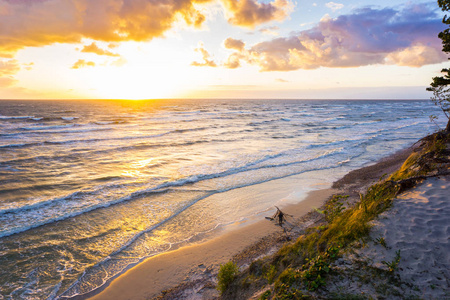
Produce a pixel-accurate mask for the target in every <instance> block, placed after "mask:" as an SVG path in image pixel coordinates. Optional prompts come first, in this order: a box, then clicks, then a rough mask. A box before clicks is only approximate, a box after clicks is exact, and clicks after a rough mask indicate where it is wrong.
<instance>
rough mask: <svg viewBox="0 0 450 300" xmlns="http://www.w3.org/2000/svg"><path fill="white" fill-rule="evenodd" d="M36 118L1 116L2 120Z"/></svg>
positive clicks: (29, 117) (28, 117) (30, 117)
mask: <svg viewBox="0 0 450 300" xmlns="http://www.w3.org/2000/svg"><path fill="white" fill-rule="evenodd" d="M32 118H34V116H0V120H20V119H32Z"/></svg>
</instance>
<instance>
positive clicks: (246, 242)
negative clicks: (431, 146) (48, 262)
mask: <svg viewBox="0 0 450 300" xmlns="http://www.w3.org/2000/svg"><path fill="white" fill-rule="evenodd" d="M411 151H412V148H409V149H405V150H403V151H400V152H398V153H396V154H394V155H392V156H389V157H387V158H384V159H382V160H380V161H379V162H378V163H376V164H374V165H371V166H368V167H365V168H362V169H358V170H355V171H352V172H350V173H349V174H347V175H346V176H344V177H343V178H342V179H341V180H339V181H337V182H335V184H334V185H333V189H322V190H317V191H313V192H311V193H309V194H308V196H307V197H306V199H305V200H303V201H301V202H300V203H298V204H295V205H286V206H284V207H283V208H282V209H283V210H284V211H285V212H287V213H289V214H291V215H293V216H295V219H294V220H291V221H290V223H291V225H292V227H290V232H289V238H290V239H295V238H296V237H298V236H299V235H300V234H302V233H303V231H304V229H306V228H307V227H308V226H311V225H312V224H314V223H315V222H318V221H319V220H320V219H321V218H322V217H323V216H322V215H320V214H318V213H316V212H314V211H312V209H313V208H318V207H320V206H321V205H322V204H323V203H324V202H325V201H326V200H327V199H329V197H330V196H331V195H332V194H335V193H338V192H340V193H346V194H348V195H350V196H351V198H353V200H355V201H356V199H357V198H358V197H359V196H358V193H359V192H361V191H363V190H364V189H366V188H367V187H368V186H370V185H371V184H373V183H374V182H376V181H378V179H379V178H380V176H382V175H383V174H385V173H391V172H393V171H395V170H396V169H398V168H399V167H400V166H401V165H402V163H403V161H404V160H405V159H406V158H407V157H408V155H409V154H410V153H411ZM269 215H270V214H269ZM259 218H260V220H259V221H256V222H254V223H253V224H246V225H245V226H242V225H239V224H235V225H234V226H231V227H229V228H227V230H226V231H225V232H224V233H223V234H221V235H220V236H218V237H216V238H213V239H212V240H208V241H206V242H203V243H199V244H192V245H189V246H186V247H182V248H180V249H177V250H174V251H169V252H167V253H164V254H161V255H157V256H154V257H151V258H149V259H147V260H145V261H144V262H142V263H140V264H138V265H137V266H135V267H134V268H131V269H130V270H128V271H126V272H125V273H124V274H122V275H121V276H119V277H117V278H115V279H114V280H112V281H111V282H109V283H107V284H105V285H104V286H103V288H102V289H100V290H97V291H94V292H93V293H91V294H89V295H84V296H82V297H78V298H79V299H86V298H89V299H95V300H99V299H153V298H156V297H159V298H160V299H180V298H183V299H212V298H216V297H218V296H219V294H218V292H217V290H216V289H215V283H216V276H217V272H218V269H219V267H220V265H221V264H224V263H226V262H227V261H229V260H230V259H232V260H233V261H235V262H237V263H238V265H239V266H240V268H245V267H247V266H248V265H249V264H250V262H251V261H252V260H254V259H256V258H258V257H261V256H266V255H269V254H271V253H274V252H275V251H276V249H278V248H279V247H280V246H281V245H282V244H283V242H285V241H286V235H285V234H283V231H282V230H281V228H280V227H279V226H275V225H274V223H273V222H270V221H267V220H265V219H263V217H262V216H259Z"/></svg>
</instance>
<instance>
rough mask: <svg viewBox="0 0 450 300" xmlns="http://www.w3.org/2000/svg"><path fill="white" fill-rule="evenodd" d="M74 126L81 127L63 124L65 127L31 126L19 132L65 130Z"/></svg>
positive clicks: (22, 128)
mask: <svg viewBox="0 0 450 300" xmlns="http://www.w3.org/2000/svg"><path fill="white" fill-rule="evenodd" d="M74 126H81V125H80V124H65V125H50V126H33V127H21V128H19V129H21V130H29V131H31V130H49V129H65V128H71V127H74Z"/></svg>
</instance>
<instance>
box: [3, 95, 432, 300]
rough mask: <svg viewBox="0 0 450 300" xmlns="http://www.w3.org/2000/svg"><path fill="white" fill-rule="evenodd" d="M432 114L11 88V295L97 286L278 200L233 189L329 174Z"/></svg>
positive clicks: (425, 124)
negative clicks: (34, 95) (98, 97)
mask: <svg viewBox="0 0 450 300" xmlns="http://www.w3.org/2000/svg"><path fill="white" fill-rule="evenodd" d="M431 114H439V111H438V110H437V108H436V107H434V106H433V104H432V103H431V102H430V101H300V100H298V101H294V100H290V101H287V100H271V101H268V100H259V101H258V100H161V101H6V100H4V101H0V266H1V267H0V299H54V298H64V297H71V296H76V295H80V294H84V293H87V292H89V291H92V290H93V289H95V288H97V287H99V286H101V285H102V284H104V282H105V281H106V280H107V279H108V278H111V277H113V276H115V275H117V274H119V273H120V272H122V271H123V270H124V269H125V268H127V267H129V266H130V265H133V264H136V263H138V262H140V261H141V260H142V259H144V258H146V257H150V256H152V255H155V254H158V253H161V252H164V251H167V250H169V249H173V248H175V247H177V246H180V245H183V244H186V243H190V242H193V241H198V240H201V239H204V238H207V237H208V236H209V235H211V234H213V233H214V232H218V231H220V230H221V229H222V228H224V227H226V226H227V225H229V224H233V223H235V222H243V221H245V220H246V219H248V218H249V216H255V215H258V214H260V213H261V212H265V211H267V209H268V208H269V207H273V205H274V203H275V204H276V201H277V199H272V200H267V199H263V200H261V199H260V198H258V197H254V198H252V197H248V198H246V200H245V201H242V200H240V201H236V200H235V199H234V197H232V196H230V197H226V196H227V195H233V192H239V189H241V188H244V187H258V185H261V184H263V183H266V182H271V181H275V180H282V179H283V178H293V176H303V177H302V178H304V179H305V180H303V181H302V187H301V188H300V189H304V190H305V191H307V190H311V189H313V187H312V186H313V185H314V184H316V183H317V180H316V179H313V178H318V177H320V178H321V180H322V183H323V182H325V185H327V184H328V185H331V183H332V182H333V181H334V180H336V179H338V177H339V176H342V175H344V174H345V173H346V172H348V171H350V170H353V169H357V168H360V167H362V166H365V165H367V164H370V163H373V162H375V161H376V160H378V159H380V158H381V157H384V156H386V155H388V154H392V153H394V152H396V151H398V150H400V149H403V148H405V147H408V146H410V145H412V144H413V143H414V142H415V141H417V140H418V139H420V138H421V137H423V136H424V135H426V134H428V133H431V132H433V131H435V130H436V129H437V127H436V125H434V124H433V123H431V122H430V121H429V115H431ZM309 178H310V179H309ZM218 195H225V197H217V196H218ZM217 199H222V200H220V201H219V200H217ZM274 201H275V202H274Z"/></svg>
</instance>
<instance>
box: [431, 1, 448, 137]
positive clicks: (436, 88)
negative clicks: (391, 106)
mask: <svg viewBox="0 0 450 300" xmlns="http://www.w3.org/2000/svg"><path fill="white" fill-rule="evenodd" d="M438 5H439V7H440V8H441V9H442V11H449V10H450V0H438ZM442 23H444V24H446V25H449V26H450V18H448V17H447V15H445V16H444V18H443V20H442ZM438 36H439V38H440V39H441V40H442V45H443V48H442V51H444V52H445V53H450V28H447V29H445V30H444V31H442V32H440V33H439V35H438ZM441 72H442V73H443V74H444V75H443V76H437V77H433V82H432V83H431V84H430V87H429V88H427V91H430V92H433V96H432V97H431V100H432V101H433V103H434V104H435V105H437V106H439V107H440V108H441V110H442V112H443V113H444V115H445V116H446V117H447V119H448V122H447V126H446V128H445V131H446V132H450V88H449V87H448V86H449V84H450V69H447V68H445V69H442V70H441ZM436 118H437V117H436V116H430V119H431V121H434V120H435V119H436Z"/></svg>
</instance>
